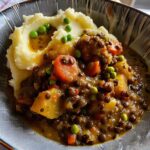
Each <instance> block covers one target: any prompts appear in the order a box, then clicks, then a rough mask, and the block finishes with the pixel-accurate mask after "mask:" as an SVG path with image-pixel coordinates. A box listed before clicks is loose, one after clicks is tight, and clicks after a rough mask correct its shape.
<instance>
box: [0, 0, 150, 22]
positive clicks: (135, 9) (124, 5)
mask: <svg viewBox="0 0 150 150" xmlns="http://www.w3.org/2000/svg"><path fill="white" fill-rule="evenodd" d="M38 1H40V0H28V1H23V2H19V3H17V4H14V5H12V6H10V7H8V8H6V9H4V10H2V11H0V13H3V12H7V11H8V10H10V9H12V8H13V7H15V6H17V5H20V6H23V5H25V4H30V3H35V2H38ZM43 1H46V0H42V2H43ZM90 1H91V0H90ZM97 1H100V0H97ZM103 1H104V0H103ZM105 1H106V2H108V3H112V4H117V5H119V6H122V7H125V8H129V9H131V10H133V11H136V12H138V13H141V14H143V15H145V16H147V17H148V18H149V19H150V15H149V14H147V13H145V12H143V11H142V10H139V9H137V8H135V7H132V6H129V5H127V4H124V3H120V2H116V1H112V0H105Z"/></svg>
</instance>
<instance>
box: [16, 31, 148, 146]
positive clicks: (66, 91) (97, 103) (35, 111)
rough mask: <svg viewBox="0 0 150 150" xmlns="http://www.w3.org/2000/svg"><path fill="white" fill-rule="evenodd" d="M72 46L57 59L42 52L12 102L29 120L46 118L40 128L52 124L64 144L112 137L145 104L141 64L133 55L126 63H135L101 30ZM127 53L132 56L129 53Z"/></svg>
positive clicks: (123, 129) (128, 125) (135, 118)
mask: <svg viewBox="0 0 150 150" xmlns="http://www.w3.org/2000/svg"><path fill="white" fill-rule="evenodd" d="M75 49H76V51H75V53H74V55H73V56H70V55H59V56H57V58H56V59H55V60H52V59H51V58H50V57H49V54H48V53H46V54H45V55H44V57H43V64H42V65H41V66H39V67H36V68H34V69H33V72H32V75H31V76H30V77H28V78H27V79H26V80H24V81H23V82H22V83H21V90H20V96H19V98H18V100H16V108H17V110H18V111H21V112H22V113H23V114H25V115H26V116H28V117H29V118H30V121H31V120H32V121H37V122H38V124H39V122H45V123H43V129H44V131H43V134H44V135H45V136H47V135H46V134H48V132H49V130H47V128H48V127H50V128H52V129H53V130H54V131H56V132H57V134H58V137H59V138H60V141H61V142H63V143H64V144H67V145H93V144H96V143H103V142H105V141H108V140H112V139H115V138H116V137H117V136H118V135H121V134H123V133H124V132H126V131H128V130H130V129H131V128H133V126H134V125H135V124H136V123H138V122H139V121H140V119H141V117H142V115H143V113H144V110H147V109H148V104H146V102H145V100H144V99H145V97H146V92H144V88H145V86H146V85H145V84H144V83H145V81H144V80H145V79H144V77H143V74H144V73H142V74H141V69H142V72H146V69H145V66H144V67H143V66H142V65H143V64H142V63H139V59H136V61H134V63H130V64H133V66H134V68H135V69H133V68H132V67H131V66H129V65H128V63H127V61H126V58H125V56H123V47H122V45H121V43H119V42H118V41H117V42H113V41H106V40H105V38H104V37H103V36H102V35H89V34H88V33H85V34H83V35H82V36H81V38H80V39H79V41H78V42H77V44H76V45H75ZM125 52H126V51H125ZM125 54H129V51H128V52H127V53H125ZM134 56H135V55H134ZM129 57H130V59H129V62H130V60H132V59H133V56H132V55H130V56H129ZM136 58H137V57H136ZM43 95H44V96H43ZM57 98H59V99H57ZM53 100H54V101H53ZM58 101H59V106H58ZM52 105H54V108H52V107H53V106H52ZM56 110H57V111H58V112H59V113H57V114H56V113H55V111H56ZM52 111H53V112H52ZM45 124H46V125H45ZM44 126H46V127H44ZM40 128H41V126H40ZM45 128H46V130H45ZM47 137H49V136H47ZM54 137H55V138H54V139H57V138H56V136H54ZM50 138H52V139H53V136H50Z"/></svg>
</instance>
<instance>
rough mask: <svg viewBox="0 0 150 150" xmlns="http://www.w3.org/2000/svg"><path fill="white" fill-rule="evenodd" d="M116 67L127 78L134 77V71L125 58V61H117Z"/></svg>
mask: <svg viewBox="0 0 150 150" xmlns="http://www.w3.org/2000/svg"><path fill="white" fill-rule="evenodd" d="M115 68H116V69H117V70H118V72H119V73H120V74H124V75H125V76H126V78H127V79H131V78H132V77H133V71H132V70H131V69H129V65H128V63H127V61H126V60H125V59H124V60H123V61H120V62H117V63H116V65H115Z"/></svg>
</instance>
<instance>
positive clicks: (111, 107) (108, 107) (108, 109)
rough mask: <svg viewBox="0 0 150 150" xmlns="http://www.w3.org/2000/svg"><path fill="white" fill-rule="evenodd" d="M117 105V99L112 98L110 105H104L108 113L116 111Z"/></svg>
mask: <svg viewBox="0 0 150 150" xmlns="http://www.w3.org/2000/svg"><path fill="white" fill-rule="evenodd" d="M116 104H117V101H116V99H115V98H112V99H111V100H110V102H109V103H106V104H105V105H104V109H105V110H106V111H111V110H114V109H115V106H116Z"/></svg>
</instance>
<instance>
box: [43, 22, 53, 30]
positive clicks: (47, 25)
mask: <svg viewBox="0 0 150 150" xmlns="http://www.w3.org/2000/svg"><path fill="white" fill-rule="evenodd" d="M44 26H45V27H46V30H47V32H48V31H49V30H50V29H51V25H50V24H49V23H47V24H45V25H44Z"/></svg>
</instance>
